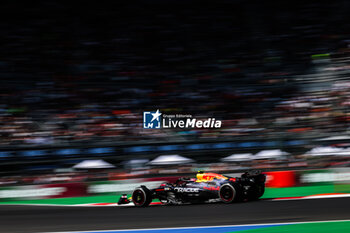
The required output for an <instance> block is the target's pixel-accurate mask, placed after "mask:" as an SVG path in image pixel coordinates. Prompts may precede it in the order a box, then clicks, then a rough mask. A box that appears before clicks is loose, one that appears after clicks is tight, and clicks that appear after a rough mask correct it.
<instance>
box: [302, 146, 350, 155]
mask: <svg viewBox="0 0 350 233" xmlns="http://www.w3.org/2000/svg"><path fill="white" fill-rule="evenodd" d="M343 152H345V151H344V149H342V148H337V147H332V146H320V147H315V148H313V149H312V150H310V151H308V152H306V153H305V155H306V156H310V157H316V156H330V155H341V153H343ZM348 153H349V150H348Z"/></svg>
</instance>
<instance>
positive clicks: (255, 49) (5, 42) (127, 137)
mask: <svg viewBox="0 0 350 233" xmlns="http://www.w3.org/2000/svg"><path fill="white" fill-rule="evenodd" d="M190 2H191V1H190ZM40 4H41V5H40ZM135 4H136V5H137V4H141V5H139V6H140V8H142V9H138V8H137V7H135V5H133V4H126V5H123V4H122V5H111V6H106V5H104V4H101V5H98V6H85V7H82V6H80V5H79V4H75V5H74V4H72V5H70V6H63V5H61V4H59V3H56V2H55V1H45V2H40V3H27V5H26V7H24V8H23V9H19V12H18V14H22V15H23V17H21V18H9V19H8V20H7V21H2V22H0V28H1V31H2V37H1V44H2V46H1V47H0V54H1V55H0V74H1V76H2V81H1V87H0V89H1V92H0V95H1V98H0V145H13V146H16V145H40V144H45V145H62V144H72V143H98V142H112V143H114V142H124V141H144V140H149V141H150V140H157V141H164V140H167V141H176V140H186V139H202V138H215V139H225V138H230V137H242V136H248V137H249V136H250V137H254V138H257V137H299V136H321V135H325V136H326V135H333V134H334V135H338V134H345V133H347V131H348V130H349V111H348V109H349V104H350V82H347V81H346V80H347V79H348V74H347V71H348V69H349V60H348V56H349V52H350V50H349V43H350V40H349V39H350V35H348V33H347V31H346V30H343V29H344V28H345V27H346V26H347V25H349V24H348V23H347V22H346V19H344V18H343V17H342V16H345V15H346V14H347V12H346V5H347V4H348V3H346V2H341V1H335V2H333V3H322V2H318V3H317V4H315V3H309V4H303V5H300V6H299V5H297V4H291V5H290V6H288V8H285V6H279V5H277V6H275V5H272V4H271V5H270V4H269V3H266V4H262V3H254V4H253V3H244V4H243V3H242V2H241V1H237V2H231V3H227V2H224V3H222V4H218V5H216V6H214V7H211V6H208V5H206V4H203V5H202V6H198V5H197V3H196V1H193V2H192V3H188V5H189V6H192V5H195V6H197V8H196V9H191V10H189V9H186V8H184V7H183V6H184V5H185V6H186V4H184V3H183V4H175V3H173V2H172V4H174V7H173V9H170V10H169V11H164V8H165V7H166V6H164V5H163V4H162V3H159V2H157V1H154V2H152V1H151V2H150V3H149V4H145V3H142V1H141V3H140V2H138V1H136V2H135ZM142 4H144V5H142ZM191 4H192V5H191ZM287 5H288V4H287ZM141 6H142V7H141ZM80 7H82V8H81V9H80ZM13 8H14V4H11V3H7V4H5V5H4V8H3V9H4V10H9V11H10V10H11V9H12V10H13ZM77 9H79V10H81V11H82V12H83V13H82V15H79V16H78V15H76V14H74V11H75V10H77ZM347 9H349V8H347ZM72 11H73V13H72ZM39 12H40V14H39ZM327 12H328V13H329V14H326V13H327ZM332 13H336V14H332ZM325 14H326V15H325ZM35 15H40V16H38V17H33V16H35ZM63 15H64V16H65V17H63ZM338 22H342V23H338ZM335 24H336V27H335V26H334V25H335ZM156 109H160V111H161V112H162V113H183V114H192V115H193V116H194V117H196V118H207V117H214V118H216V119H220V120H223V124H222V128H221V129H186V130H183V129H182V130H176V129H162V130H144V129H143V128H142V112H143V111H150V110H156Z"/></svg>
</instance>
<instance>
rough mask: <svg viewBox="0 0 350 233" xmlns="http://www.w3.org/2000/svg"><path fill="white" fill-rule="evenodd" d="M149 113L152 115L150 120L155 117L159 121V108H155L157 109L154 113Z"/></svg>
mask: <svg viewBox="0 0 350 233" xmlns="http://www.w3.org/2000/svg"><path fill="white" fill-rule="evenodd" d="M151 115H152V116H153V118H152V120H151V122H152V121H154V120H155V119H157V121H159V117H160V115H162V114H161V113H160V112H159V109H157V111H156V112H155V113H151Z"/></svg>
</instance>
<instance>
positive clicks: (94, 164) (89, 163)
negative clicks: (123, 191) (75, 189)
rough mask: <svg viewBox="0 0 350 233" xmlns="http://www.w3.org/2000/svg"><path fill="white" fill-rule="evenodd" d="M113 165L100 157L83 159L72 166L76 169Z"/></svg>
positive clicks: (110, 166) (109, 166)
mask: <svg viewBox="0 0 350 233" xmlns="http://www.w3.org/2000/svg"><path fill="white" fill-rule="evenodd" d="M114 167H115V166H114V165H113V164H110V163H108V162H106V161H104V160H102V159H93V160H84V161H82V162H80V163H78V164H76V165H74V166H73V168H77V169H101V168H114Z"/></svg>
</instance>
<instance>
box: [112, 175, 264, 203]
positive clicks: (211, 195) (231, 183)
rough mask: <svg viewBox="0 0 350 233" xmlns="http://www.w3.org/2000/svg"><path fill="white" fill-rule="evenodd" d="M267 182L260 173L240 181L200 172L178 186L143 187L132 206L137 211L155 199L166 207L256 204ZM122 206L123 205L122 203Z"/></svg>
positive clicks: (137, 193)
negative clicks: (205, 203) (218, 202)
mask: <svg viewBox="0 0 350 233" xmlns="http://www.w3.org/2000/svg"><path fill="white" fill-rule="evenodd" d="M265 180H266V176H265V175H264V174H262V173H261V172H259V171H250V172H246V173H244V174H242V175H241V176H240V177H228V176H224V175H220V174H217V173H203V172H198V174H197V176H196V178H186V177H183V178H179V179H178V180H177V181H176V182H175V183H163V184H161V185H160V186H159V187H158V188H155V189H148V188H147V187H146V186H143V185H141V186H140V187H138V188H136V189H135V190H134V192H133V193H132V202H133V203H134V205H135V206H137V207H146V206H148V205H149V204H150V203H151V202H152V200H153V199H159V200H160V201H161V202H162V203H163V204H167V205H179V204H186V203H204V202H209V201H211V200H213V201H221V202H224V203H233V202H238V201H249V200H257V199H259V198H260V197H261V196H262V195H263V194H264V191H265ZM124 198H125V199H126V197H124ZM125 199H124V201H125ZM119 203H120V204H123V200H122V199H121V200H120V201H119Z"/></svg>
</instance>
